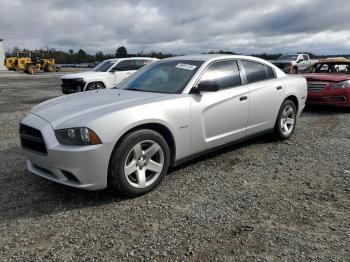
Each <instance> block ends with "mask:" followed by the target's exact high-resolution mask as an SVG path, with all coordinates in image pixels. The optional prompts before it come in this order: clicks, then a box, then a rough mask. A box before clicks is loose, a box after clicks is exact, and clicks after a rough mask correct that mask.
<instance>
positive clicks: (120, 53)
mask: <svg viewBox="0 0 350 262" xmlns="http://www.w3.org/2000/svg"><path fill="white" fill-rule="evenodd" d="M115 56H116V57H118V58H124V57H128V50H126V48H125V47H124V46H120V47H118V49H117V50H116V53H115Z"/></svg>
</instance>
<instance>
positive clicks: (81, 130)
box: [55, 127, 102, 146]
mask: <svg viewBox="0 0 350 262" xmlns="http://www.w3.org/2000/svg"><path fill="white" fill-rule="evenodd" d="M55 135H56V138H57V140H58V142H60V144H62V145H75V146H82V145H97V144H102V142H101V140H100V138H99V137H98V136H97V135H96V134H95V133H94V131H92V130H90V129H89V128H87V127H76V128H67V129H60V130H56V131H55Z"/></svg>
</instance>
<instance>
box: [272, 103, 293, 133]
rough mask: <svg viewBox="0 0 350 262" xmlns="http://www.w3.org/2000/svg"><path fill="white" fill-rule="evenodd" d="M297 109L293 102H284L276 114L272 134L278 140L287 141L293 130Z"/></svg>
mask: <svg viewBox="0 0 350 262" xmlns="http://www.w3.org/2000/svg"><path fill="white" fill-rule="evenodd" d="M296 123H297V109H296V106H295V104H294V102H293V101H291V100H285V101H284V102H283V104H282V105H281V108H280V110H279V112H278V116H277V120H276V124H275V129H274V133H275V136H276V138H277V139H278V140H287V139H288V138H290V137H291V136H292V135H293V133H294V130H295V126H296Z"/></svg>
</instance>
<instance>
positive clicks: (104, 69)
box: [92, 61, 116, 72]
mask: <svg viewBox="0 0 350 262" xmlns="http://www.w3.org/2000/svg"><path fill="white" fill-rule="evenodd" d="M115 63H116V61H103V62H101V63H99V64H98V65H97V66H96V67H94V68H93V69H92V71H94V72H107V70H108V69H109V68H111V66H112V65H114V64H115Z"/></svg>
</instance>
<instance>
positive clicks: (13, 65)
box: [5, 52, 28, 71]
mask: <svg viewBox="0 0 350 262" xmlns="http://www.w3.org/2000/svg"><path fill="white" fill-rule="evenodd" d="M27 56H28V54H27V53H26V52H18V53H17V54H16V56H11V57H8V58H6V59H5V66H6V67H7V69H8V70H17V71H21V70H23V69H24V66H23V65H24V60H23V59H24V58H25V57H27ZM18 59H21V62H20V63H19V64H18ZM21 67H22V68H21Z"/></svg>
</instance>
